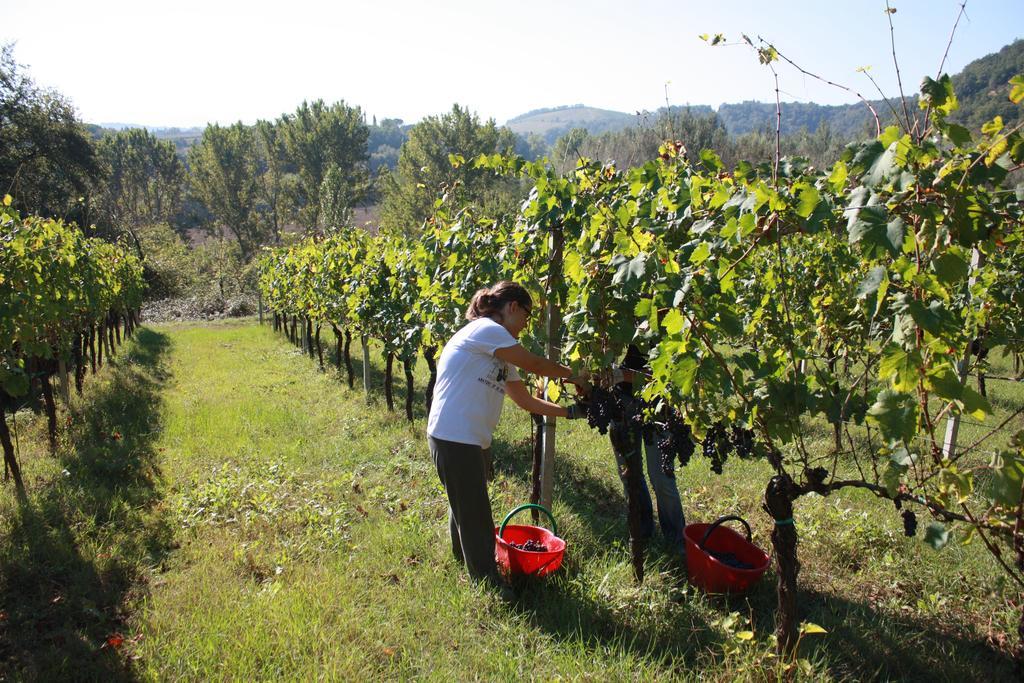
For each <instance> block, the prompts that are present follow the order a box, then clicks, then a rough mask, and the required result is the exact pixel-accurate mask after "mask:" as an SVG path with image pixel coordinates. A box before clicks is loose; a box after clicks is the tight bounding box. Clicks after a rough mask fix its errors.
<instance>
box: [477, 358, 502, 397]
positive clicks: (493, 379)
mask: <svg viewBox="0 0 1024 683" xmlns="http://www.w3.org/2000/svg"><path fill="white" fill-rule="evenodd" d="M476 379H477V381H478V382H481V383H482V384H486V385H487V386H488V387H490V388H491V389H494V390H495V391H497V392H498V393H499V394H504V393H505V380H507V379H508V365H506V364H505V361H503V360H497V359H495V360H493V361H492V362H491V368H490V371H489V372H488V373H487V377H477V378H476Z"/></svg>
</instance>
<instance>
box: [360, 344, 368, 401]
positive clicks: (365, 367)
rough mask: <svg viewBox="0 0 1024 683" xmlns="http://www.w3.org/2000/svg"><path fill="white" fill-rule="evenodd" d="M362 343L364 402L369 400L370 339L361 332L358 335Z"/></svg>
mask: <svg viewBox="0 0 1024 683" xmlns="http://www.w3.org/2000/svg"><path fill="white" fill-rule="evenodd" d="M359 341H360V342H362V345H363V393H365V394H366V402H367V404H369V402H370V339H369V337H367V336H366V334H363V335H361V336H360V337H359Z"/></svg>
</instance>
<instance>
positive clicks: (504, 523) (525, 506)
mask: <svg viewBox="0 0 1024 683" xmlns="http://www.w3.org/2000/svg"><path fill="white" fill-rule="evenodd" d="M523 510H540V511H541V512H543V513H544V514H545V515H547V516H548V519H550V520H551V533H552V534H554V535H555V536H557V535H558V525H557V524H555V516H554V515H552V514H551V511H550V510H548V509H547V508H546V507H544V506H543V505H537V504H536V503H524V504H522V505H520V506H519V507H517V508H515V509H514V510H512V512H510V513H508V514H507V515H505V519H503V520H502V521H501V527H500V528H499V529H498V538H503V537H504V536H505V527H506V526H508V521H509V520H510V519H512V516H513V515H515V514H516V513H518V512H522V511H523Z"/></svg>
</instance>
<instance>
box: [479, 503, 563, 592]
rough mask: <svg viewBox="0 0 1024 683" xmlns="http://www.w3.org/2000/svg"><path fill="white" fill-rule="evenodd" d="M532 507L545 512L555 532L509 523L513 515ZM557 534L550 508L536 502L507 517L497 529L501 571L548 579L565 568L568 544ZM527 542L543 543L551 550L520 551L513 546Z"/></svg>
mask: <svg viewBox="0 0 1024 683" xmlns="http://www.w3.org/2000/svg"><path fill="white" fill-rule="evenodd" d="M531 508H533V509H537V510H543V511H544V514H546V515H547V516H548V519H550V520H551V531H548V530H547V529H544V528H542V527H539V526H526V525H521V524H509V523H508V521H509V520H510V519H512V515H514V514H516V513H517V512H520V511H522V510H528V509H531ZM557 533H558V527H557V525H556V524H555V518H554V517H553V516H552V515H551V513H550V512H549V511H548V509H547V508H545V507H543V506H541V505H534V504H533V503H527V504H526V505H520V506H519V507H517V508H516V509H515V510H513V511H512V512H510V513H508V514H507V515H505V519H504V520H503V521H502V522H501V526H500V527H495V528H494V559H495V560H496V561H497V562H498V567H499V568H500V569H501V571H502V572H503V573H505V574H508V575H513V576H514V575H528V576H547V575H548V574H550V573H551V572H553V571H555V570H556V569H558V568H559V567H561V566H562V558H563V557H564V555H565V541H563V540H562V539H560V538H559V537H558V536H556V534H557ZM527 541H537V542H538V543H542V544H544V546H545V547H547V551H546V552H533V551H530V550H520V549H519V548H513V547H512V546H511V545H510V544H511V543H519V544H523V543H526V542H527Z"/></svg>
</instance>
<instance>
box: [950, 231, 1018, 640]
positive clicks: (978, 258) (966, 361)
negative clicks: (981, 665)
mask: <svg viewBox="0 0 1024 683" xmlns="http://www.w3.org/2000/svg"><path fill="white" fill-rule="evenodd" d="M983 265H985V263H984V257H983V256H982V255H981V251H979V250H978V248H977V247H975V248H974V250H973V252H972V253H971V277H970V279H969V280H968V285H967V291H971V290H973V289H974V284H975V282H977V279H978V276H977V273H978V269H979V268H981V266H983ZM973 347H974V341H973V340H972V341H971V342H969V343H968V344H967V348H966V349H964V355H963V357H962V358H961V359H960V362H959V363H957V376H958V378H959V380H960V384H961V385H962V384H964V383H965V382H966V381H967V370H968V369H969V367H970V365H971V351H972V349H973ZM959 434H960V412H959V411H953V412H952V413H951V414H950V416H949V418H948V419H947V420H946V436H945V438H944V439H943V440H942V457H943V458H945V459H947V460H951V459H952V458H953V457H954V456H955V455H956V440H957V437H958V436H959ZM1022 623H1024V622H1022Z"/></svg>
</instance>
